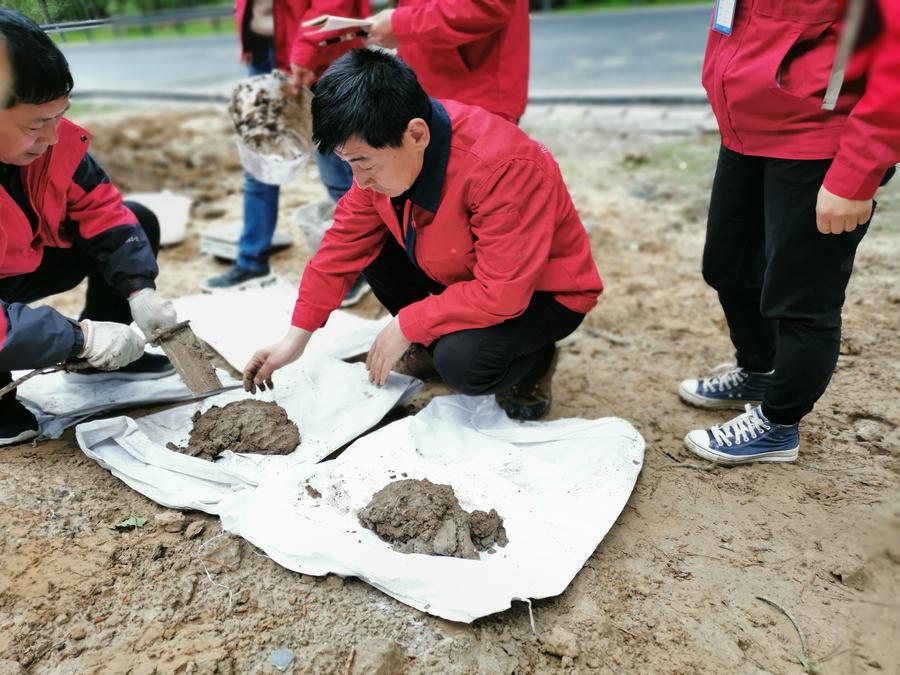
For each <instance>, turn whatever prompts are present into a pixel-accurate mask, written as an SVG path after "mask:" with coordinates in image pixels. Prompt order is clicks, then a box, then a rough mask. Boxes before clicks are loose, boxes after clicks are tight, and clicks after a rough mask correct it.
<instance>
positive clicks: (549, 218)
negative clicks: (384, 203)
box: [399, 159, 561, 345]
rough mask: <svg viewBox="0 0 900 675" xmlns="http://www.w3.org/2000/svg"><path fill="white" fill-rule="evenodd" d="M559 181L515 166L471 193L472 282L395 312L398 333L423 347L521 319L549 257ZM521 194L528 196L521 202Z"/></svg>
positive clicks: (523, 163)
mask: <svg viewBox="0 0 900 675" xmlns="http://www.w3.org/2000/svg"><path fill="white" fill-rule="evenodd" d="M560 182H561V179H560V178H559V177H554V176H548V175H547V173H546V171H545V170H544V168H543V167H541V166H539V165H538V164H536V163H535V162H533V161H530V160H525V159H518V160H513V161H511V162H509V163H508V164H506V165H504V166H503V167H502V168H500V169H498V170H496V171H494V173H493V174H491V176H489V177H488V178H487V179H486V180H485V181H484V182H483V183H482V184H481V185H480V186H479V187H478V188H477V189H476V191H475V194H474V199H473V206H472V212H473V215H472V219H471V227H472V234H473V235H474V239H475V268H474V270H473V274H474V277H475V278H474V279H472V280H471V281H461V282H458V283H455V284H452V285H450V286H448V287H447V290H445V291H444V292H443V293H441V294H440V295H432V296H429V297H427V298H425V299H424V300H420V301H418V302H415V303H413V304H411V305H408V306H406V307H404V308H403V309H401V310H400V313H399V317H400V329H401V330H402V331H403V334H404V335H405V336H406V338H407V339H408V340H410V341H411V342H418V343H421V344H424V345H428V344H431V342H433V341H434V340H436V339H437V338H439V337H441V336H442V335H446V334H447V333H451V332H455V331H459V330H465V329H469V328H484V327H485V326H494V325H497V324H499V323H502V322H504V321H506V320H508V319H513V318H515V317H517V316H519V315H520V314H522V313H523V312H524V311H525V309H526V308H527V307H528V303H529V301H530V300H531V296H532V295H533V294H534V290H535V288H536V286H537V281H538V278H539V277H540V274H541V272H543V270H544V268H545V267H546V265H547V261H548V260H549V257H550V245H551V242H552V239H553V233H554V229H555V226H556V212H555V209H553V208H550V207H549V206H548V205H552V204H556V202H557V194H556V193H557V191H558V189H559V183H560ZM523 195H528V198H527V199H523V198H522V196H523Z"/></svg>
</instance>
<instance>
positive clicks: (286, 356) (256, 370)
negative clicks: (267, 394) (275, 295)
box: [243, 326, 312, 394]
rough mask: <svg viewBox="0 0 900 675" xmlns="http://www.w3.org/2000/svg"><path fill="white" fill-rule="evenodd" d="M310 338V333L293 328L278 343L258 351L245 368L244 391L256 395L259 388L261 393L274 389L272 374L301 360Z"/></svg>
mask: <svg viewBox="0 0 900 675" xmlns="http://www.w3.org/2000/svg"><path fill="white" fill-rule="evenodd" d="M310 337H312V333H311V332H310V331H308V330H303V329H302V328H297V327H296V326H291V329H290V330H289V331H288V332H287V335H285V336H284V337H283V338H281V339H280V340H279V341H278V342H276V343H274V344H271V345H269V346H268V347H263V348H262V349H260V350H259V351H257V352H256V353H255V354H254V355H253V356H252V357H250V360H249V361H248V362H247V365H246V366H244V378H243V379H244V391H249V392H250V393H251V394H255V393H256V388H257V387H259V389H260V391H265V390H266V388H267V387H268V388H269V389H272V388H273V387H274V385H273V384H272V373H274V372H275V371H276V370H278V369H279V368H281V367H283V366H286V365H287V364H289V363H293V362H294V361H296V360H297V359H299V358H300V356H301V355H302V354H303V350H305V349H306V345H307V343H308V342H309V338H310Z"/></svg>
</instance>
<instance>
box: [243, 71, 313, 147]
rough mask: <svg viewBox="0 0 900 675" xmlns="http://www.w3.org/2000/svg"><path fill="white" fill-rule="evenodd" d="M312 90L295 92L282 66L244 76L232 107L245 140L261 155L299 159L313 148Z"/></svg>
mask: <svg viewBox="0 0 900 675" xmlns="http://www.w3.org/2000/svg"><path fill="white" fill-rule="evenodd" d="M311 101H312V94H311V93H310V91H309V90H308V89H301V90H300V93H299V94H298V93H295V92H294V90H293V88H292V87H291V83H290V80H289V79H288V76H287V75H286V74H285V73H283V72H281V71H280V70H275V71H273V72H271V73H269V74H266V75H256V76H254V77H250V78H247V79H245V80H242V81H241V82H240V83H239V84H238V85H237V87H235V89H234V92H232V94H231V103H230V104H229V106H228V111H229V113H231V121H232V122H233V123H234V128H235V130H236V131H237V133H238V136H239V137H240V139H241V141H242V142H243V143H244V145H246V146H247V147H248V148H250V149H251V150H253V151H254V152H258V153H259V154H261V155H275V156H277V157H281V158H282V159H288V160H290V159H295V158H297V157H300V156H302V155H304V154H309V153H310V152H311V150H312V112H311V109H310V102H311Z"/></svg>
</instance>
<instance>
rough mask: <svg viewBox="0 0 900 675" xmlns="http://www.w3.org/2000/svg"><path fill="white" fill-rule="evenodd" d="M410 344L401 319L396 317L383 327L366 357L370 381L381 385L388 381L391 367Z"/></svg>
mask: <svg viewBox="0 0 900 675" xmlns="http://www.w3.org/2000/svg"><path fill="white" fill-rule="evenodd" d="M410 344H411V343H410V341H409V340H407V339H406V336H405V335H404V334H403V331H401V330H400V319H398V318H397V317H394V320H393V321H391V322H390V323H389V324H388V325H387V326H385V327H384V328H382V329H381V332H380V333H379V334H378V337H376V338H375V342H373V343H372V348H371V349H370V350H369V355H368V356H367V357H366V370H368V371H369V381H370V382H372V383H374V384H377V385H379V386H381V385H382V384H384V383H385V382H387V380H388V375H390V374H391V368H393V367H394V364H396V363H397V361H399V360H400V357H401V356H403V354H404V353H406V350H407V349H409V345H410Z"/></svg>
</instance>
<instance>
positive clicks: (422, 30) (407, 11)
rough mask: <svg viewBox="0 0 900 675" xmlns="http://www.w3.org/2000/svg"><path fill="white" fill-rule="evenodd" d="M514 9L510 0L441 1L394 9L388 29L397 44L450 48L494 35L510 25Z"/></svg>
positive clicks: (514, 6) (514, 5)
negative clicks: (395, 38) (394, 36)
mask: <svg viewBox="0 0 900 675" xmlns="http://www.w3.org/2000/svg"><path fill="white" fill-rule="evenodd" d="M515 8H516V3H514V2H511V1H510V0H443V1H441V2H430V3H427V4H423V5H416V6H414V7H399V8H397V9H396V10H394V13H393V15H392V16H391V27H392V28H393V29H394V34H395V35H396V36H397V39H398V40H400V42H419V41H422V42H427V43H428V44H429V45H430V46H432V47H434V48H435V49H451V48H453V47H458V46H459V45H462V44H466V43H467V42H474V41H475V40H479V39H481V38H483V37H486V36H488V35H490V34H491V33H495V32H497V31H498V30H500V29H501V28H503V27H504V26H505V25H507V24H508V23H509V21H510V18H511V17H512V13H513V11H514V10H515Z"/></svg>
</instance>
